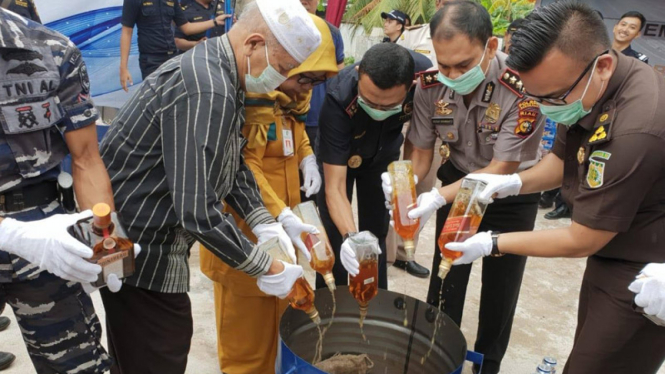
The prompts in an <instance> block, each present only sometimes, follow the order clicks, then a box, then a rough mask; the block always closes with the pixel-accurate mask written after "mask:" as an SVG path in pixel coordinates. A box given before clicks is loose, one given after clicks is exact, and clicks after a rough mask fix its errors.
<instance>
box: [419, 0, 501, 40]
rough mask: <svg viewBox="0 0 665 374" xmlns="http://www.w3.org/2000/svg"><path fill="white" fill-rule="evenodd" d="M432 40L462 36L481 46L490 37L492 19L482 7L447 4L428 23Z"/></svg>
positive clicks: (457, 3)
mask: <svg viewBox="0 0 665 374" xmlns="http://www.w3.org/2000/svg"><path fill="white" fill-rule="evenodd" d="M429 26H430V36H431V37H432V39H433V40H437V39H451V38H453V37H454V36H455V35H457V34H464V35H466V36H468V37H469V39H471V41H472V42H473V41H477V42H478V43H480V44H482V45H483V46H484V45H485V43H487V41H488V40H489V38H491V37H492V18H491V17H490V14H489V13H488V12H487V9H485V8H484V7H483V6H482V5H480V4H478V3H475V2H472V1H451V2H447V3H445V4H444V5H443V7H441V9H439V10H438V11H437V12H436V13H435V14H434V17H432V20H431V21H430V23H429Z"/></svg>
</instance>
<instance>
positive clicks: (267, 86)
mask: <svg viewBox="0 0 665 374" xmlns="http://www.w3.org/2000/svg"><path fill="white" fill-rule="evenodd" d="M265 48H266V62H267V63H268V67H267V68H265V70H263V72H262V73H261V75H259V76H258V78H257V77H254V76H252V75H251V74H249V72H250V71H252V68H251V66H250V64H249V57H247V74H245V89H246V91H247V92H253V93H257V94H266V93H269V92H272V91H275V90H276V89H277V87H279V85H281V84H282V83H284V81H285V80H286V79H287V78H286V77H285V76H283V75H282V74H280V73H279V72H278V71H277V70H276V69H275V68H274V67H272V65H270V58H269V57H268V46H267V45H266V46H265Z"/></svg>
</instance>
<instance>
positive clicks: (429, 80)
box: [419, 70, 441, 88]
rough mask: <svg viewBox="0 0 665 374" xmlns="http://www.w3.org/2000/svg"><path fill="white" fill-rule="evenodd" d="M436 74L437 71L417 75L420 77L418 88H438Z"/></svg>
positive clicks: (439, 83) (438, 83)
mask: <svg viewBox="0 0 665 374" xmlns="http://www.w3.org/2000/svg"><path fill="white" fill-rule="evenodd" d="M438 74H439V71H438V70H432V71H422V72H420V73H419V75H420V86H421V87H422V88H430V87H434V86H440V85H441V82H439V79H437V75H438Z"/></svg>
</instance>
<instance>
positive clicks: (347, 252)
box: [339, 238, 381, 277]
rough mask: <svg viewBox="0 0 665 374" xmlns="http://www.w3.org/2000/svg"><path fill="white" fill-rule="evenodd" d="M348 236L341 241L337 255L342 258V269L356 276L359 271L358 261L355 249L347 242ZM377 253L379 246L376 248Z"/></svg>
mask: <svg viewBox="0 0 665 374" xmlns="http://www.w3.org/2000/svg"><path fill="white" fill-rule="evenodd" d="M349 240H351V239H350V238H347V239H346V240H345V241H344V243H342V247H341V248H340V250H339V257H340V258H341V260H342V265H343V266H344V269H346V271H347V272H348V273H349V274H350V275H352V276H354V277H355V276H356V275H358V273H360V264H359V263H358V260H357V259H356V251H354V250H353V248H352V247H351V243H349ZM378 250H379V254H381V248H378Z"/></svg>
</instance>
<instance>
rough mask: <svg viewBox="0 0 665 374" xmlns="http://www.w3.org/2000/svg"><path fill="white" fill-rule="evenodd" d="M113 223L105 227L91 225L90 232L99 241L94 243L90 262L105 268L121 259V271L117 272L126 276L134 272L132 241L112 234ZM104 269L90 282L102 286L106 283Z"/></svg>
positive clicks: (119, 275)
mask: <svg viewBox="0 0 665 374" xmlns="http://www.w3.org/2000/svg"><path fill="white" fill-rule="evenodd" d="M113 231H114V225H113V224H111V225H110V226H109V227H108V228H106V229H100V228H99V227H96V226H94V225H93V226H92V232H93V233H94V234H95V235H97V236H98V238H99V242H98V243H97V244H95V245H94V247H93V249H92V251H93V256H92V257H91V258H90V260H89V261H90V262H92V263H96V264H99V265H101V266H102V268H104V269H107V266H108V267H111V266H115V264H116V263H117V262H118V261H122V265H121V267H122V272H121V273H120V274H117V273H116V272H115V271H113V273H115V274H116V275H118V277H119V278H126V277H129V276H131V275H133V274H134V271H135V262H134V243H132V241H131V240H129V239H126V238H121V237H118V236H116V235H115V234H114V232H113ZM105 273H106V271H104V270H103V271H102V272H101V273H100V275H99V279H98V280H97V281H96V282H94V283H92V285H93V286H95V287H102V286H104V285H105V284H106V280H105Z"/></svg>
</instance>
